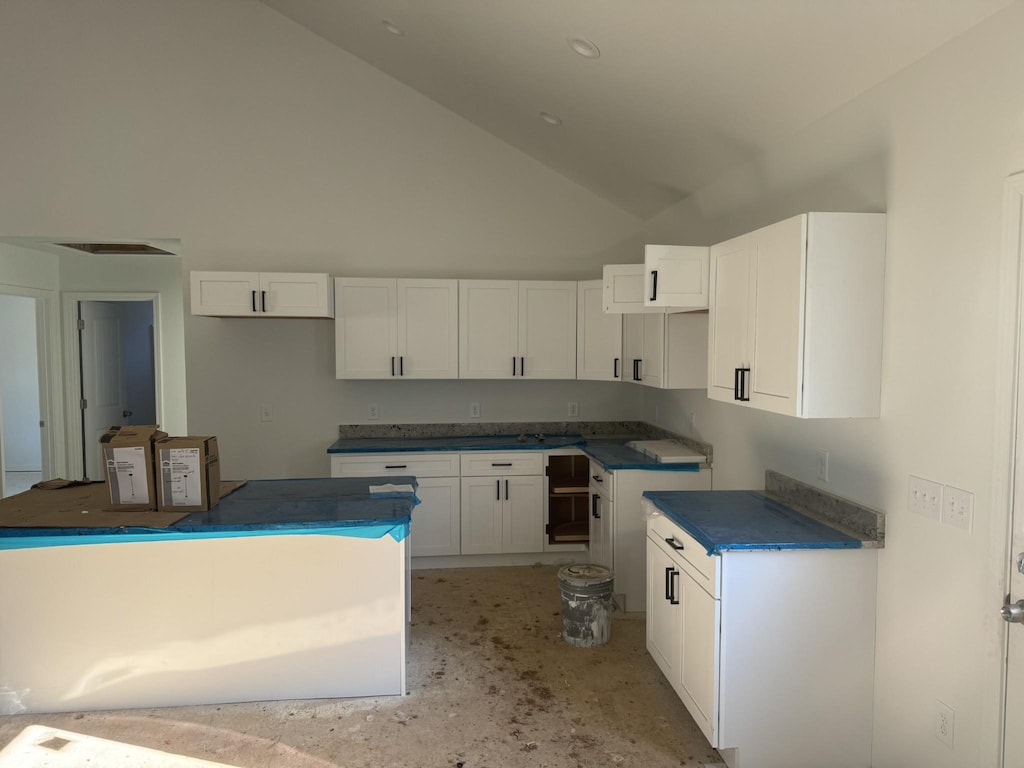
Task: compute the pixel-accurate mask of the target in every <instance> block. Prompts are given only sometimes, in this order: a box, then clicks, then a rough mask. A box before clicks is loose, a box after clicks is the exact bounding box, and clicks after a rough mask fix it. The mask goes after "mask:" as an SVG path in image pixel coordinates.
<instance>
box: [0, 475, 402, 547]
mask: <svg viewBox="0 0 1024 768" xmlns="http://www.w3.org/2000/svg"><path fill="white" fill-rule="evenodd" d="M386 483H394V484H400V485H409V486H411V487H412V488H413V489H415V488H416V487H417V485H418V484H417V482H416V478H414V477H409V476H400V477H399V476H389V477H330V478H306V479H299V480H250V481H249V482H248V483H246V484H245V485H244V486H242V487H241V488H239V489H238V490H236V491H235V492H234V493H231V494H229V495H228V496H226V497H224V498H223V499H221V500H220V502H219V503H218V504H217V506H215V507H214V508H213V509H211V510H209V511H207V512H193V513H192V514H190V515H188V516H186V517H184V518H182V519H181V520H179V521H178V522H177V523H175V524H174V525H171V526H169V527H167V528H144V527H126V528H114V529H112V528H0V549H15V548H21V547H30V546H60V545H65V544H100V543H116V542H124V541H166V540H175V539H197V538H224V537H235V536H254V535H261V536H266V535H272V534H305V533H319V534H329V535H334V536H353V537H358V538H380V537H382V536H385V535H391V536H392V538H394V539H395V540H396V541H401V540H402V539H404V538H405V537H406V536H407V535H408V534H409V525H410V522H411V519H412V509H413V507H414V506H415V505H417V504H418V503H419V500H418V499H417V498H416V494H415V493H401V492H392V493H388V494H387V496H386V497H381V498H378V497H377V496H376V495H374V496H371V495H370V490H369V489H370V486H373V485H383V484H386Z"/></svg>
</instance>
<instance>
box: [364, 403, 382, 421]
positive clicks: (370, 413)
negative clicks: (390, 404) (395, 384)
mask: <svg viewBox="0 0 1024 768" xmlns="http://www.w3.org/2000/svg"><path fill="white" fill-rule="evenodd" d="M366 418H368V419H379V418H380V408H378V407H377V404H376V403H370V407H369V408H367V409H366Z"/></svg>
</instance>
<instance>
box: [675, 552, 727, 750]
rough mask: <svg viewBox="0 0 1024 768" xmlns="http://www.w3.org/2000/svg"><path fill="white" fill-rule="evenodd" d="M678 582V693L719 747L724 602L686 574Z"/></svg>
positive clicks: (705, 733) (708, 737)
mask: <svg viewBox="0 0 1024 768" xmlns="http://www.w3.org/2000/svg"><path fill="white" fill-rule="evenodd" d="M675 579H676V581H677V599H678V600H679V603H680V605H679V608H681V614H682V625H681V634H680V642H679V644H678V646H679V647H680V648H681V655H680V657H679V676H678V680H679V684H678V685H679V687H678V693H679V697H680V698H681V699H682V700H683V703H684V704H685V705H686V708H687V709H688V710H689V711H690V714H691V715H692V716H693V719H694V720H695V721H696V722H697V725H698V726H700V729H701V731H702V732H703V733H704V735H705V736H706V737H707V740H708V741H710V742H711V744H712V746H716V747H717V746H718V741H717V739H718V734H717V731H718V680H719V669H720V667H719V635H720V632H719V629H720V627H721V622H722V614H721V601H719V600H715V599H714V598H713V597H711V595H709V594H708V593H707V592H705V591H704V590H703V589H702V588H701V587H700V586H699V585H698V584H697V582H696V581H694V580H693V578H691V577H690V575H689V574H688V573H687V572H686V571H685V570H683V571H682V572H680V573H679V575H678V576H676V577H675Z"/></svg>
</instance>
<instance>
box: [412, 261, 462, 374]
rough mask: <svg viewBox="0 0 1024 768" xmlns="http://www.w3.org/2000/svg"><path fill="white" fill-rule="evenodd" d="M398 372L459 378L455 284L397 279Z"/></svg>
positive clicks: (457, 316)
mask: <svg viewBox="0 0 1024 768" xmlns="http://www.w3.org/2000/svg"><path fill="white" fill-rule="evenodd" d="M397 296H398V302H397V309H398V318H397V329H398V352H397V354H398V373H399V375H400V376H402V377H404V378H407V379H457V378H458V377H459V283H458V281H457V280H398V281H397Z"/></svg>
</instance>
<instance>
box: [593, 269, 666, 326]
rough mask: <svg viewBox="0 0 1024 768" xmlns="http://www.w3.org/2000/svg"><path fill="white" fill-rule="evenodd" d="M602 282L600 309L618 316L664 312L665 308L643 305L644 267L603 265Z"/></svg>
mask: <svg viewBox="0 0 1024 768" xmlns="http://www.w3.org/2000/svg"><path fill="white" fill-rule="evenodd" d="M603 278H604V279H603V280H602V287H603V291H602V301H601V303H602V309H603V310H604V311H605V312H615V313H619V314H637V313H648V312H654V313H658V312H664V311H665V307H649V306H646V305H645V304H644V265H643V264H605V265H604V270H603Z"/></svg>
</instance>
